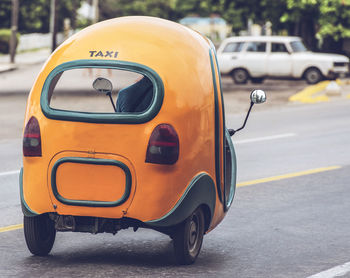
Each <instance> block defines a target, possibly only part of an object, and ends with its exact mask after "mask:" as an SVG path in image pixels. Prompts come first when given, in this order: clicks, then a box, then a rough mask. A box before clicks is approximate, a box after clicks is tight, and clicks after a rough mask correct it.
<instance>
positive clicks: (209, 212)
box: [20, 17, 265, 264]
mask: <svg viewBox="0 0 350 278" xmlns="http://www.w3.org/2000/svg"><path fill="white" fill-rule="evenodd" d="M95 75H97V78H96V76H95ZM113 87H114V88H115V89H113ZM220 88H221V86H220V74H219V72H218V67H217V62H216V55H215V49H214V47H213V44H212V43H211V42H210V41H209V40H208V39H207V38H205V37H203V36H201V35H200V34H198V33H197V32H195V31H192V30H190V29H189V28H187V27H184V26H182V25H180V24H177V23H174V22H171V21H167V20H163V19H158V18H153V17H123V18H117V19H112V20H108V21H104V22H100V23H97V24H95V25H92V26H90V27H88V28H86V29H84V30H82V31H80V32H79V33H77V34H75V35H73V36H72V37H71V38H69V39H68V40H66V41H65V42H64V43H63V44H62V45H61V46H60V47H59V48H58V49H57V50H56V51H55V52H54V53H53V54H52V55H51V56H50V57H49V59H48V61H47V62H46V64H45V66H44V67H43V68H42V70H41V72H40V73H39V76H38V78H37V79H36V81H35V84H34V85H33V88H32V90H31V92H30V94H29V97H28V101H27V108H26V114H25V127H24V134H23V168H22V170H21V174H20V195H21V205H22V211H23V214H24V235H25V240H26V243H27V246H28V249H29V250H30V252H31V253H33V254H34V255H38V256H45V255H47V254H48V253H49V252H50V251H51V248H52V247H53V244H54V241H55V235H56V231H72V232H88V233H93V234H97V233H103V232H106V233H112V234H116V233H117V232H118V231H119V230H121V229H127V228H129V227H132V228H133V229H134V231H136V230H137V229H139V228H149V229H154V230H156V231H159V232H162V233H165V234H167V235H169V236H170V237H171V238H172V239H173V244H174V250H175V256H176V259H177V260H178V262H179V263H181V264H190V263H193V262H194V261H195V259H196V258H197V256H198V254H199V252H200V249H201V246H202V240H203V236H204V234H205V233H208V232H209V231H211V230H213V229H214V228H215V227H216V226H217V225H218V224H219V223H220V222H221V221H222V220H223V218H224V217H225V215H226V213H227V211H228V209H229V208H230V206H231V204H232V200H233V197H234V192H235V187H236V156H235V151H234V147H233V143H232V141H231V137H230V136H232V135H233V134H234V133H235V130H232V129H227V128H226V125H225V115H224V104H223V95H222V92H221V89H220ZM116 94H118V97H117V100H115V98H116ZM110 101H111V102H112V103H110ZM264 101H265V93H264V92H262V91H259V90H255V91H253V92H252V94H251V105H250V109H249V111H248V114H247V117H248V115H249V112H250V110H251V107H252V106H253V104H254V103H262V102H264ZM111 104H112V105H111ZM247 117H246V119H247ZM245 122H246V120H245V121H244V123H245ZM240 129H241V128H239V129H237V130H236V131H238V130H240Z"/></svg>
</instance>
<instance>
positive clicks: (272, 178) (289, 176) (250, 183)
mask: <svg viewBox="0 0 350 278" xmlns="http://www.w3.org/2000/svg"><path fill="white" fill-rule="evenodd" d="M339 168H341V166H331V167H323V168H317V169H311V170H307V171H301V172H296V173H291V174H285V175H280V176H275V177H270V178H263V179H257V180H252V181H246V182H240V183H237V186H247V185H253V184H258V183H264V182H270V181H278V180H283V179H289V178H295V177H300V176H305V175H310V174H316V173H320V172H325V171H331V170H336V169H339Z"/></svg>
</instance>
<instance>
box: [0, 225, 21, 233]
mask: <svg viewBox="0 0 350 278" xmlns="http://www.w3.org/2000/svg"><path fill="white" fill-rule="evenodd" d="M22 228H23V224H17V225H12V226H7V227H3V228H0V233H3V232H9V231H13V230H18V229H22Z"/></svg>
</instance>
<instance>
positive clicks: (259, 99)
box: [250, 90, 266, 104]
mask: <svg viewBox="0 0 350 278" xmlns="http://www.w3.org/2000/svg"><path fill="white" fill-rule="evenodd" d="M250 100H251V101H252V102H253V103H257V104H259V103H264V102H265V101H266V94H265V92H264V91H263V90H254V91H252V92H251V93H250Z"/></svg>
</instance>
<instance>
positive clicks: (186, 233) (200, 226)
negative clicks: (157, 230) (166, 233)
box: [173, 208, 204, 265]
mask: <svg viewBox="0 0 350 278" xmlns="http://www.w3.org/2000/svg"><path fill="white" fill-rule="evenodd" d="M203 235H204V214H203V210H202V209H201V208H197V209H196V210H195V211H194V212H193V213H192V214H191V215H190V216H189V217H188V218H187V219H186V220H185V221H184V222H183V223H181V224H180V225H178V226H177V227H176V229H175V233H174V234H173V239H174V241H173V243H174V251H175V257H176V260H177V262H178V263H179V264H185V265H188V264H192V263H194V262H195V260H196V258H197V256H198V254H199V252H200V250H201V247H202V242H203Z"/></svg>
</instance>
